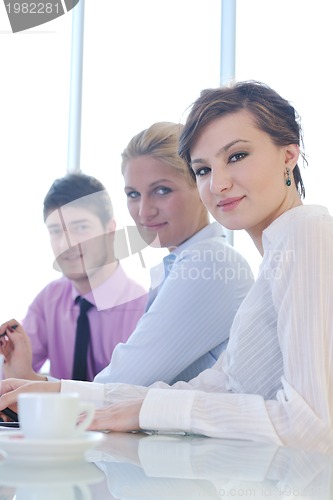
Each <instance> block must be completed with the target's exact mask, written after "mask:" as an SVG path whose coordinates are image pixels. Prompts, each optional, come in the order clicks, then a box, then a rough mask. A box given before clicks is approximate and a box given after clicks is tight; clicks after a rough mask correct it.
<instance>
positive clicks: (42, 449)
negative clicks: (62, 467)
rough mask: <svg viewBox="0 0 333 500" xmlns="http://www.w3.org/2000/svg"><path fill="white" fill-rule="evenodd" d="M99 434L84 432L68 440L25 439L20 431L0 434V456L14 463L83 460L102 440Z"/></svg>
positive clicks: (102, 436)
mask: <svg viewBox="0 0 333 500" xmlns="http://www.w3.org/2000/svg"><path fill="white" fill-rule="evenodd" d="M104 437H105V436H104V434H103V433H101V432H92V431H88V432H84V433H83V434H82V435H80V436H78V437H73V438H68V439H47V440H44V439H43V440H42V439H27V438H25V437H24V436H23V434H22V431H13V430H12V431H8V432H6V431H4V432H1V433H0V455H4V456H5V458H6V460H10V461H16V462H29V463H31V462H34V463H36V462H38V463H40V464H41V463H47V464H48V463H54V462H58V463H60V462H61V463H63V462H73V461H78V460H83V459H84V454H85V452H86V451H87V450H89V448H93V447H94V446H97V444H98V443H100V442H101V441H102V440H103V439H104Z"/></svg>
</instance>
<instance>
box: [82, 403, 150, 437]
mask: <svg viewBox="0 0 333 500" xmlns="http://www.w3.org/2000/svg"><path fill="white" fill-rule="evenodd" d="M142 403H143V398H142V399H141V398H140V399H135V400H133V401H126V402H124V403H115V404H113V405H110V406H106V407H105V408H100V409H98V410H96V411H95V416H94V420H93V421H92V423H91V424H90V427H89V429H90V430H93V431H116V432H128V431H137V430H140V423H139V415H140V410H141V406H142Z"/></svg>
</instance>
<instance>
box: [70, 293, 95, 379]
mask: <svg viewBox="0 0 333 500" xmlns="http://www.w3.org/2000/svg"><path fill="white" fill-rule="evenodd" d="M75 303H76V304H78V303H79V304H80V314H79V317H78V319H77V323H76V337H75V350H74V363H73V375H72V379H73V380H88V379H87V361H88V348H89V343H90V324H89V318H88V315H87V312H88V311H89V309H90V308H91V307H93V304H91V303H90V302H88V300H86V299H83V298H82V297H77V298H76V299H75Z"/></svg>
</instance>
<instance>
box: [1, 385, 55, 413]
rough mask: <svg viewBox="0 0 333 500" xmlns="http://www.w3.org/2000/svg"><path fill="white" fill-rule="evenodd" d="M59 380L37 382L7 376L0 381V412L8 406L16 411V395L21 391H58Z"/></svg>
mask: <svg viewBox="0 0 333 500" xmlns="http://www.w3.org/2000/svg"><path fill="white" fill-rule="evenodd" d="M60 388H61V382H60V381H59V382H39V381H31V380H21V379H16V378H8V379H6V380H2V381H1V397H0V412H1V410H3V409H4V408H6V407H7V406H10V407H11V408H12V409H13V410H14V411H16V412H17V406H16V403H17V397H18V395H19V394H21V393H23V392H60Z"/></svg>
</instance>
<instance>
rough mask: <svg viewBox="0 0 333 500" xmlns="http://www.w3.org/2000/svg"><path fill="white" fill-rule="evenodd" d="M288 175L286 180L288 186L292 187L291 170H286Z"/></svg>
mask: <svg viewBox="0 0 333 500" xmlns="http://www.w3.org/2000/svg"><path fill="white" fill-rule="evenodd" d="M286 174H287V178H286V181H285V182H286V186H288V187H289V186H291V179H290V168H286Z"/></svg>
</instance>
